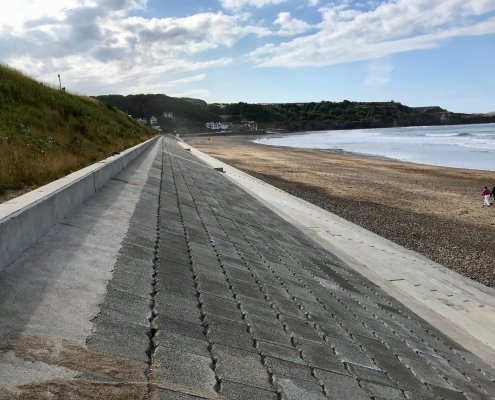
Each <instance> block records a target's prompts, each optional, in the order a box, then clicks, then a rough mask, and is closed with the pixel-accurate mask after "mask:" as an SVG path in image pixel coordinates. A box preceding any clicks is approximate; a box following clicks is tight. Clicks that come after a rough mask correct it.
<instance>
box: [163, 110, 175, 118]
mask: <svg viewBox="0 0 495 400" xmlns="http://www.w3.org/2000/svg"><path fill="white" fill-rule="evenodd" d="M163 118H167V119H174V113H173V112H171V111H164V112H163Z"/></svg>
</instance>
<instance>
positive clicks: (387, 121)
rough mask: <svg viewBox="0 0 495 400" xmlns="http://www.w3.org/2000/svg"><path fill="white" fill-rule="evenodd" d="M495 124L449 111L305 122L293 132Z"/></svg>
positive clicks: (489, 117)
mask: <svg viewBox="0 0 495 400" xmlns="http://www.w3.org/2000/svg"><path fill="white" fill-rule="evenodd" d="M487 123H495V116H494V115H487V114H460V113H453V112H449V111H445V110H442V111H436V112H431V111H429V112H423V111H420V112H411V113H403V114H399V115H396V116H393V117H390V118H384V119H374V120H372V121H366V120H355V121H349V122H341V121H336V120H332V119H327V120H323V121H317V120H305V121H301V123H300V124H299V125H298V126H293V127H291V128H292V130H300V128H302V130H323V129H366V128H391V127H401V126H429V125H462V124H487Z"/></svg>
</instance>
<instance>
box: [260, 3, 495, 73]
mask: <svg viewBox="0 0 495 400" xmlns="http://www.w3.org/2000/svg"><path fill="white" fill-rule="evenodd" d="M349 4H351V3H350V2H347V1H344V2H340V3H339V4H336V5H333V6H325V7H321V8H320V13H321V15H322V21H321V23H320V24H319V26H318V28H319V31H318V32H317V33H314V34H311V35H307V36H303V37H297V38H295V39H293V40H291V41H287V42H283V43H281V44H278V45H277V44H272V45H264V46H262V47H260V48H258V49H256V50H255V51H253V52H252V53H251V54H250V56H251V57H252V59H253V60H255V61H256V62H258V63H259V65H260V66H278V67H301V66H324V65H332V64H339V63H345V62H350V61H358V60H369V59H373V58H381V57H384V56H387V55H390V54H394V53H398V52H404V51H411V50H417V49H425V48H432V47H436V46H438V45H440V44H441V43H442V42H444V41H445V40H448V39H450V38H453V37H459V36H469V35H484V34H492V33H495V18H494V17H490V13H492V12H494V11H495V2H494V1H488V0H442V1H441V2H431V1H430V0H397V1H392V0H389V1H386V2H384V3H382V4H380V5H379V6H377V7H376V8H374V9H372V10H370V11H362V10H357V9H352V8H349V7H350V5H349ZM480 17H484V20H483V18H480Z"/></svg>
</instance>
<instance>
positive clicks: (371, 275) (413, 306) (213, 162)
mask: <svg viewBox="0 0 495 400" xmlns="http://www.w3.org/2000/svg"><path fill="white" fill-rule="evenodd" d="M179 144H180V145H181V146H182V147H184V148H186V147H187V148H188V149H190V151H191V152H192V153H193V154H194V155H196V156H198V157H199V158H200V159H202V160H203V161H205V162H206V163H207V164H208V165H210V166H211V167H213V166H216V167H218V166H228V167H229V168H231V169H232V170H235V171H238V172H239V173H240V174H245V173H244V172H242V171H239V170H237V169H236V168H235V167H232V166H230V165H228V164H226V163H224V162H223V161H220V160H217V159H216V158H214V157H212V156H210V155H208V154H205V153H203V152H201V151H200V150H198V149H196V148H194V147H192V146H190V145H189V144H186V143H184V142H179ZM246 175H248V174H246ZM249 176H250V177H251V178H252V179H255V180H257V181H260V180H259V179H257V178H254V177H252V176H251V175H249ZM226 177H227V178H228V179H229V180H231V181H232V182H233V183H235V184H236V185H238V186H240V187H242V188H243V189H244V190H246V191H247V192H248V193H249V194H250V195H252V196H253V197H255V198H256V199H258V201H260V202H261V203H262V204H264V205H265V206H266V207H268V208H269V209H271V210H272V211H274V212H275V213H276V214H278V215H279V216H280V217H282V218H283V219H285V220H286V221H288V222H289V223H291V224H292V225H294V226H295V227H297V228H298V229H299V230H301V231H302V232H304V233H305V234H307V235H309V236H310V237H311V238H312V239H313V240H314V241H315V242H317V243H318V244H319V245H320V246H322V247H323V248H325V249H327V250H329V251H330V252H331V253H334V254H335V256H336V257H337V258H339V259H340V260H341V261H343V262H344V263H345V264H346V265H347V266H349V267H351V268H353V269H354V270H355V271H357V272H358V273H360V274H362V275H363V276H364V277H366V278H367V279H369V280H370V281H371V282H373V283H374V284H376V285H378V286H379V287H381V288H382V289H383V290H384V291H385V293H387V294H388V295H390V296H391V297H393V298H394V299H396V300H398V301H399V302H400V303H402V304H403V305H405V306H406V307H407V308H409V309H410V310H411V311H412V312H414V313H415V314H417V315H418V316H419V317H421V318H423V319H424V320H425V321H427V322H428V323H430V324H431V325H432V326H434V327H435V328H437V329H439V330H440V331H442V332H443V333H444V334H445V335H447V336H448V337H450V338H451V339H453V340H454V341H456V342H457V343H459V344H461V345H462V346H464V347H465V348H466V349H467V350H469V351H471V352H472V353H473V354H475V355H476V356H478V357H479V358H480V359H482V360H483V361H485V362H487V363H488V364H489V365H495V350H494V349H493V348H491V347H490V346H488V345H486V344H485V343H482V342H481V341H480V340H478V339H477V338H475V337H473V336H472V335H470V334H469V333H468V332H466V331H465V330H464V329H462V327H461V326H459V325H458V324H456V323H454V322H453V321H451V320H449V319H447V318H445V317H443V316H441V315H440V314H438V313H437V312H436V311H435V310H434V309H432V308H430V307H429V306H427V305H425V304H423V303H422V302H420V301H418V300H417V299H415V298H413V297H412V296H411V295H410V294H409V293H407V292H405V291H403V290H402V289H400V288H398V287H396V286H395V285H393V283H392V282H389V281H387V280H386V279H385V278H383V277H382V276H380V275H379V274H377V273H375V272H374V271H372V270H370V269H369V268H368V267H366V266H365V265H363V264H361V263H360V262H359V261H357V260H356V259H354V258H353V257H352V255H350V254H347V253H345V252H343V251H341V250H340V249H339V248H338V247H336V246H334V245H333V244H331V243H330V242H329V241H328V240H326V239H325V238H323V237H320V236H319V235H315V232H314V231H312V230H311V229H309V228H308V227H306V226H305V225H304V224H301V223H300V222H299V221H297V220H296V219H294V218H292V217H291V215H290V214H289V213H286V212H283V211H282V210H281V209H279V208H278V207H276V206H274V205H273V204H271V203H270V202H269V201H267V200H265V199H264V198H262V197H260V196H259V195H258V194H257V193H255V192H254V191H252V190H250V189H249V188H248V187H246V186H244V185H242V184H241V183H240V182H238V181H237V180H236V179H234V178H232V177H231V176H229V174H226ZM260 183H261V184H264V185H267V186H271V185H269V184H267V183H266V182H263V181H260ZM277 190H279V191H280V192H283V191H282V190H280V189H277ZM284 193H286V192H284ZM286 194H287V195H289V194H288V193H286ZM289 196H292V195H289ZM301 200H302V199H301ZM302 201H303V202H305V203H307V202H306V201H305V200H302ZM307 204H308V206H310V207H311V208H312V207H317V206H315V205H314V204H311V203H307ZM338 218H339V219H341V218H340V217H338ZM344 221H345V220H344ZM346 222H347V223H349V224H352V223H351V222H349V221H346ZM352 225H355V224H352ZM359 228H360V229H364V228H361V227H359ZM370 233H372V232H370ZM373 235H376V234H374V233H373ZM376 236H378V235H376ZM391 243H393V242H391ZM394 245H395V246H397V247H396V248H397V249H399V248H401V249H403V250H404V251H405V252H406V253H408V254H418V255H419V256H421V257H422V258H424V259H427V258H426V257H424V256H422V255H420V254H419V253H415V252H414V251H412V250H409V249H405V248H402V247H401V246H399V245H397V244H395V243H394ZM428 261H430V262H432V261H431V260H428ZM435 264H436V263H435ZM438 265H440V264H438ZM442 268H445V267H443V266H442ZM449 271H450V270H449ZM450 272H451V273H452V275H453V276H456V277H457V278H461V280H462V279H463V278H464V279H466V280H468V278H466V277H464V276H462V275H460V274H458V273H456V272H455V271H450ZM469 281H470V282H474V281H471V280H469ZM474 283H476V284H477V285H474V286H476V288H477V286H483V285H481V284H479V283H478V282H474ZM483 287H484V286H483ZM484 288H485V289H487V290H480V292H481V293H483V294H488V293H489V294H492V295H493V290H492V289H490V288H486V287H484ZM487 292H488V293H487Z"/></svg>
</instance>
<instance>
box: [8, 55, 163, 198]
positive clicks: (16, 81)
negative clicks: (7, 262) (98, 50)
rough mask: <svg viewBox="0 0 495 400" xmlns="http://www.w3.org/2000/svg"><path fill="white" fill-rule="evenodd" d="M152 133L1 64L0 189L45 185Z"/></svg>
mask: <svg viewBox="0 0 495 400" xmlns="http://www.w3.org/2000/svg"><path fill="white" fill-rule="evenodd" d="M153 135H154V133H153V131H151V130H150V129H149V128H147V127H145V126H143V125H141V124H138V123H137V122H135V121H134V120H132V119H131V118H129V117H128V116H127V114H125V113H123V112H121V111H117V110H116V109H114V108H113V107H111V106H108V105H106V104H104V103H102V102H100V101H98V100H96V99H93V98H89V97H84V96H78V95H74V94H70V93H66V92H64V91H61V90H57V89H54V88H51V87H48V86H46V85H44V84H42V83H40V82H37V81H35V80H33V79H30V78H28V77H26V76H25V75H23V74H21V73H20V72H18V71H16V70H14V69H12V68H9V67H7V66H3V65H0V194H1V193H2V192H4V191H5V190H8V189H22V188H23V187H36V186H40V185H43V184H45V183H47V182H50V181H52V180H55V179H57V178H59V177H61V176H64V175H66V174H68V173H70V172H73V171H75V170H78V169H80V168H82V167H84V166H87V165H89V164H92V163H94V162H96V161H99V160H102V159H104V158H106V157H108V156H110V155H112V153H115V152H120V151H122V150H124V149H126V148H129V147H131V146H133V145H135V144H138V143H140V142H143V141H144V140H146V139H148V138H150V137H152V136H153Z"/></svg>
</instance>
